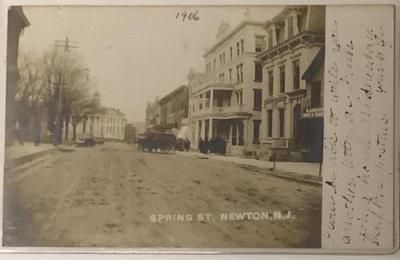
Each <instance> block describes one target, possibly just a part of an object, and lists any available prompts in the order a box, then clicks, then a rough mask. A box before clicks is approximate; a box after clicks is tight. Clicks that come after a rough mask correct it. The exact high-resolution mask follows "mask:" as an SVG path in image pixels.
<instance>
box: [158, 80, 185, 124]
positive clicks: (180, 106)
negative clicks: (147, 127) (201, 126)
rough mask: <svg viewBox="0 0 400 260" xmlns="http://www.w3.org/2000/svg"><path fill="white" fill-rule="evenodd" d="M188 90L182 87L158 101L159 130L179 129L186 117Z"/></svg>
mask: <svg viewBox="0 0 400 260" xmlns="http://www.w3.org/2000/svg"><path fill="white" fill-rule="evenodd" d="M188 100H189V88H188V87H187V86H185V85H182V86H180V87H178V88H177V89H175V90H174V91H172V92H171V93H169V94H168V95H166V96H164V97H163V98H161V99H160V100H159V102H158V103H159V105H160V128H161V129H165V130H168V129H169V130H170V129H173V128H176V129H180V128H181V127H182V120H183V119H185V118H187V117H188V102H189V101H188Z"/></svg>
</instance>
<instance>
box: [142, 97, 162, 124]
mask: <svg viewBox="0 0 400 260" xmlns="http://www.w3.org/2000/svg"><path fill="white" fill-rule="evenodd" d="M159 125H160V104H159V101H158V97H156V99H155V100H154V102H147V104H146V122H145V128H146V129H152V128H154V127H156V126H159Z"/></svg>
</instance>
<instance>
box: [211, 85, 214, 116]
mask: <svg viewBox="0 0 400 260" xmlns="http://www.w3.org/2000/svg"><path fill="white" fill-rule="evenodd" d="M213 107H214V89H211V90H210V112H211V113H213V112H214V111H213Z"/></svg>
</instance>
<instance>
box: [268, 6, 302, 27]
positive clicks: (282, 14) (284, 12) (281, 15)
mask: <svg viewBox="0 0 400 260" xmlns="http://www.w3.org/2000/svg"><path fill="white" fill-rule="evenodd" d="M305 8H307V6H306V5H289V6H286V7H285V8H283V10H282V11H281V12H279V13H278V14H277V15H275V16H274V17H272V19H270V20H267V21H266V22H265V27H266V28H268V26H270V25H272V24H273V23H276V22H278V21H281V20H283V19H284V18H285V16H286V15H287V14H288V13H289V12H290V11H291V10H293V9H294V10H301V9H305Z"/></svg>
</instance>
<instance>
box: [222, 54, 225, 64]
mask: <svg viewBox="0 0 400 260" xmlns="http://www.w3.org/2000/svg"><path fill="white" fill-rule="evenodd" d="M222 63H223V64H225V52H223V53H222Z"/></svg>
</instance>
